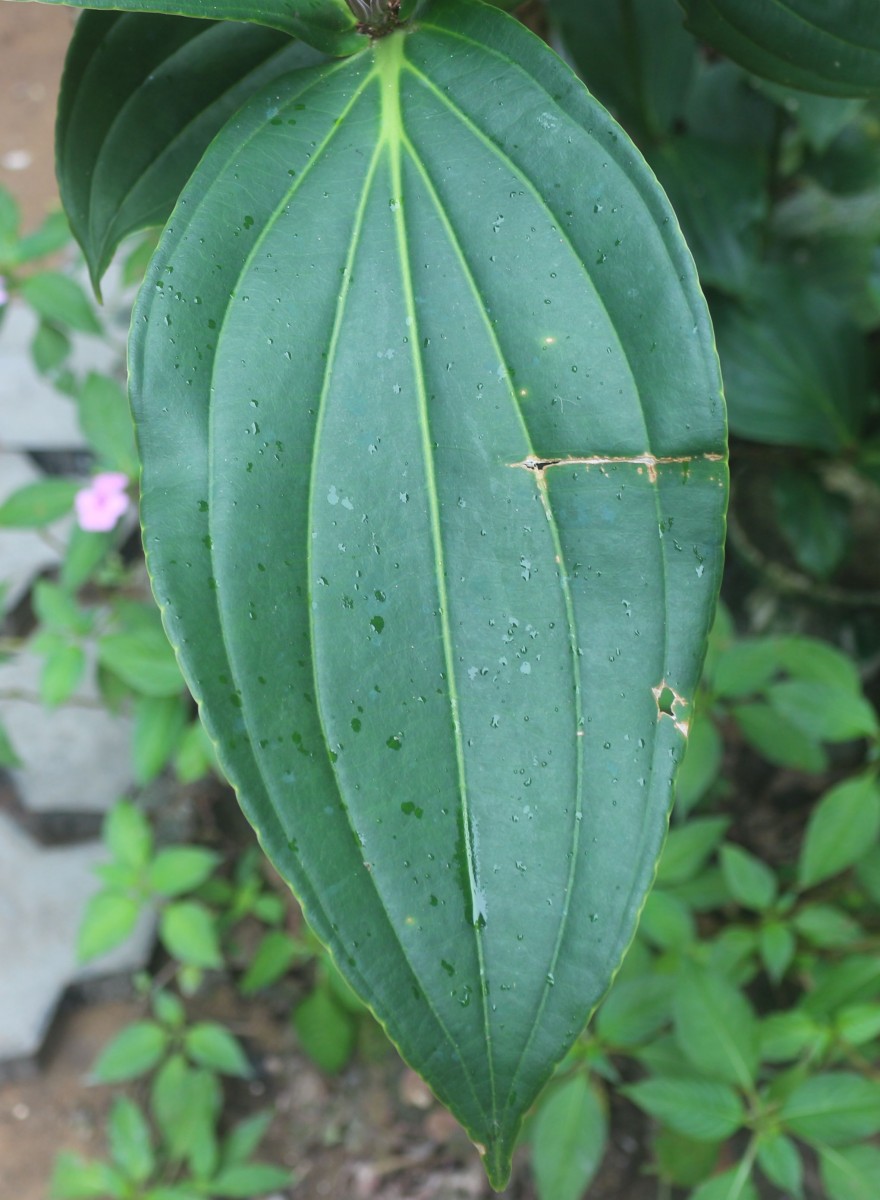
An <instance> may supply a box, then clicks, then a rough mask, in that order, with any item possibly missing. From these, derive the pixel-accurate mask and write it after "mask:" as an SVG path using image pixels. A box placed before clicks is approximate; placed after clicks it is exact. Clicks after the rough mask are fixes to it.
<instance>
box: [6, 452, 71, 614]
mask: <svg viewBox="0 0 880 1200" xmlns="http://www.w3.org/2000/svg"><path fill="white" fill-rule="evenodd" d="M42 478H43V476H42V475H41V474H40V472H39V471H38V470H37V468H36V467H35V466H34V465H33V463H32V462H31V461H30V459H29V458H27V457H25V455H23V454H15V453H10V452H4V451H2V450H0V504H2V503H3V501H4V500H6V498H7V497H8V496H11V495H12V493H13V492H16V491H18V489H19V488H22V487H25V486H26V484H29V483H36V482H37V481H38V480H39V479H42ZM68 524H69V522H68ZM64 528H65V525H64V523H62V522H56V523H55V525H52V526H50V527H49V530H48V532H49V533H50V534H52V535H53V536H61V535H62V534H63V530H64ZM59 557H60V556H59V554H58V551H57V550H56V549H54V547H53V546H51V545H50V544H49V543H48V542H47V541H46V539H45V538H43V537H41V536H40V535H39V534H38V533H35V532H34V531H33V530H30V529H0V586H5V592H4V595H3V600H2V606H3V608H4V609H5V610H6V611H7V612H9V611H10V609H12V608H14V607H15V605H16V604H17V603H18V601H19V600H20V599H21V597H22V596H23V595H24V594H25V592H26V591H27V590H28V589H29V588H30V586H31V584H32V583H33V581H34V579H35V578H36V577H37V575H39V574H40V572H41V571H44V570H46V568H47V567H52V566H54V565H55V564H56V563H57V562H58V560H59Z"/></svg>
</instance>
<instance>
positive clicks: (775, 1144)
mask: <svg viewBox="0 0 880 1200" xmlns="http://www.w3.org/2000/svg"><path fill="white" fill-rule="evenodd" d="M757 1158H758V1166H759V1167H760V1168H761V1170H762V1171H763V1172H764V1174H765V1175H766V1176H767V1178H768V1179H769V1180H770V1182H771V1183H772V1184H775V1186H776V1187H778V1188H781V1189H782V1190H783V1191H785V1192H790V1193H791V1195H792V1196H798V1197H800V1196H802V1195H803V1177H804V1163H803V1159H802V1158H801V1156H800V1152H799V1150H798V1148H797V1146H796V1145H795V1143H794V1142H793V1141H792V1140H791V1138H787V1137H786V1136H785V1134H784V1133H769V1134H765V1135H764V1136H763V1137H762V1138H761V1139H760V1140H759V1142H758V1155H757Z"/></svg>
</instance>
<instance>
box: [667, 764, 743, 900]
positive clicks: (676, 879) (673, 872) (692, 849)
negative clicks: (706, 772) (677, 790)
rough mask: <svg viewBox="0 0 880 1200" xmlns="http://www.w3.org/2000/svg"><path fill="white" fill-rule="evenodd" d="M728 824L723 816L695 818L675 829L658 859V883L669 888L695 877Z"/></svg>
mask: <svg viewBox="0 0 880 1200" xmlns="http://www.w3.org/2000/svg"><path fill="white" fill-rule="evenodd" d="M688 753H690V749H688ZM685 761H687V760H686V759H685ZM729 825H730V821H729V820H728V819H727V818H726V817H697V818H695V819H693V820H690V821H686V822H685V824H683V825H678V826H674V827H673V828H672V829H671V830H670V832H669V837H668V838H667V839H666V845H665V846H664V847H663V854H662V855H661V857H660V865H659V867H658V868H657V883H659V884H661V885H662V886H666V887H669V886H672V885H674V884H677V883H684V882H686V881H687V880H689V879H693V878H694V876H695V875H698V874H699V873H700V871H701V870H702V868H703V867H704V866H705V864H706V862H707V861H708V860H709V858H710V857H711V855H712V853H713V851H714V850H715V848H716V847H717V846H718V844H719V842H720V841H721V839H722V838H723V837H724V834H725V832H726V830H727V828H728V826H729Z"/></svg>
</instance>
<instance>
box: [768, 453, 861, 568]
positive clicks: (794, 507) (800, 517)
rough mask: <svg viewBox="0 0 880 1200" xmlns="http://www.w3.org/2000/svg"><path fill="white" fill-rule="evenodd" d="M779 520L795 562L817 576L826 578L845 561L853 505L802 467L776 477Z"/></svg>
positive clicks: (774, 485)
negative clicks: (828, 488) (851, 506)
mask: <svg viewBox="0 0 880 1200" xmlns="http://www.w3.org/2000/svg"><path fill="white" fill-rule="evenodd" d="M773 501H774V508H775V512H776V520H777V522H778V524H779V528H780V531H781V532H782V534H783V536H784V537H785V540H786V541H787V542H788V545H789V547H790V549H791V552H792V555H793V556H794V559H795V562H796V563H797V564H798V566H799V567H801V568H802V569H803V570H805V571H807V572H809V574H811V575H813V576H815V577H816V578H817V579H827V578H828V576H829V575H831V574H833V572H834V571H835V570H836V568H837V567H838V566H839V565H840V563H841V562H842V561H843V558H844V556H845V555H846V552H847V549H848V547H849V541H850V537H851V527H850V519H851V514H850V506H849V504H848V503H847V502H846V501H845V500H844V499H843V497H841V496H838V495H836V494H835V493H833V492H829V491H828V490H827V488H825V487H823V486H822V484H821V483H820V481H819V480H818V479H817V478H816V476H815V475H814V474H813V473H812V472H810V471H805V470H803V469H794V468H791V469H789V470H782V471H779V472H778V473H777V474H776V475H775V476H774V478H773Z"/></svg>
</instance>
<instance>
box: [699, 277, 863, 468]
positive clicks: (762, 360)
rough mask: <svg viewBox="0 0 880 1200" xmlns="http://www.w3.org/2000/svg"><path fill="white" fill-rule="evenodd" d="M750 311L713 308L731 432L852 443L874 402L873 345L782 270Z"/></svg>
mask: <svg viewBox="0 0 880 1200" xmlns="http://www.w3.org/2000/svg"><path fill="white" fill-rule="evenodd" d="M755 289H756V290H755V292H754V293H753V294H752V297H751V299H750V300H749V303H748V305H747V306H740V305H738V304H734V303H733V302H725V303H723V304H722V303H720V302H719V304H718V305H716V307H715V308H714V309H713V315H714V317H715V329H716V332H717V335H718V352H719V354H720V355H721V366H722V369H723V371H724V384H725V389H726V393H727V402H728V405H729V412H730V428H731V429H732V430H733V432H734V433H738V434H739V435H740V436H741V437H746V438H753V439H754V440H756V441H759V442H771V443H776V442H782V443H785V444H788V445H794V446H810V447H815V448H818V449H821V450H835V449H839V448H841V447H843V446H848V445H852V444H853V443H854V442H855V441H856V439H857V435H858V433H859V430H860V428H861V425H862V420H863V415H864V412H865V409H866V405H867V397H868V392H867V375H866V357H865V345H864V339H863V338H862V336H861V334H860V332H859V331H858V329H856V327H855V325H854V324H853V323H852V322H851V320H850V319H849V317H848V316H847V314H846V313H845V312H844V310H843V309H842V308H841V307H840V305H838V304H837V302H836V301H834V300H832V299H831V298H830V297H828V296H826V295H825V294H824V293H822V292H819V291H817V290H814V289H811V288H809V287H807V286H804V285H803V283H802V282H800V281H798V280H797V279H795V278H794V277H790V276H787V275H785V274H783V273H782V272H778V271H772V272H770V271H768V272H766V273H765V274H764V275H762V276H761V278H760V281H758V280H757V279H756V282H755Z"/></svg>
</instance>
